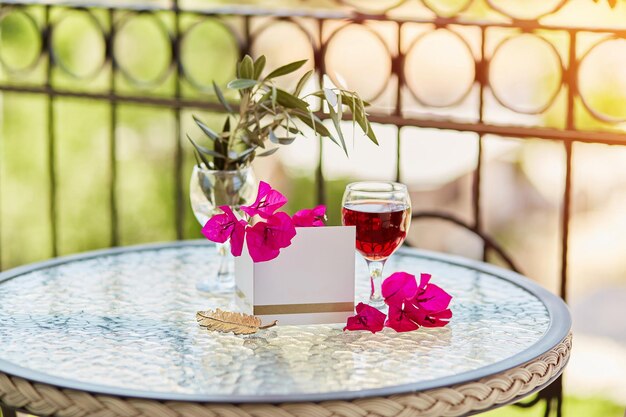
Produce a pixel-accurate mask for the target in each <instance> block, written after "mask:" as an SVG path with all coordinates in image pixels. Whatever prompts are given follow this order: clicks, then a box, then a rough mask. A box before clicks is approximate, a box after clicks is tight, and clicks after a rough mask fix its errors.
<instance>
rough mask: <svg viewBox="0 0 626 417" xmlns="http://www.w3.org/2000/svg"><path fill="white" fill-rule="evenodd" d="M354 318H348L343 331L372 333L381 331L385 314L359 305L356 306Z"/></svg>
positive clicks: (367, 306) (370, 307)
mask: <svg viewBox="0 0 626 417" xmlns="http://www.w3.org/2000/svg"><path fill="white" fill-rule="evenodd" d="M356 313H357V314H356V316H352V317H348V321H347V323H346V327H344V328H343V330H344V331H345V330H369V331H370V332H372V333H376V332H379V331H381V330H382V329H383V326H384V323H385V313H382V312H381V311H379V310H378V309H376V308H374V307H372V306H370V305H368V304H363V303H359V304H358V305H357V306H356Z"/></svg>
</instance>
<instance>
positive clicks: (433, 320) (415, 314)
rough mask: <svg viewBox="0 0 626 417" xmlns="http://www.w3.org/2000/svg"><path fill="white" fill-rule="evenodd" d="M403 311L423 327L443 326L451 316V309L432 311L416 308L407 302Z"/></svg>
mask: <svg viewBox="0 0 626 417" xmlns="http://www.w3.org/2000/svg"><path fill="white" fill-rule="evenodd" d="M405 311H406V314H407V315H408V316H409V317H410V319H411V320H412V321H414V322H415V323H417V324H418V325H420V326H424V327H443V326H445V325H446V324H448V322H449V321H450V319H451V318H452V311H450V309H445V310H441V311H434V312H432V311H428V310H424V309H421V308H417V307H416V306H415V305H412V304H407V305H406V306H405Z"/></svg>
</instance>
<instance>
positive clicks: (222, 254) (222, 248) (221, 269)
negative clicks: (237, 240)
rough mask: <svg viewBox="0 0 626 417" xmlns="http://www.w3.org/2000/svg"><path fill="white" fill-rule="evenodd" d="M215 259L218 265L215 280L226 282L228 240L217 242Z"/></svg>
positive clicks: (227, 273)
mask: <svg viewBox="0 0 626 417" xmlns="http://www.w3.org/2000/svg"><path fill="white" fill-rule="evenodd" d="M216 249H217V259H218V262H219V266H218V269H217V281H219V282H222V283H223V282H226V281H228V280H229V278H230V277H229V274H230V268H229V267H230V258H229V254H230V242H229V241H226V242H224V243H217V244H216Z"/></svg>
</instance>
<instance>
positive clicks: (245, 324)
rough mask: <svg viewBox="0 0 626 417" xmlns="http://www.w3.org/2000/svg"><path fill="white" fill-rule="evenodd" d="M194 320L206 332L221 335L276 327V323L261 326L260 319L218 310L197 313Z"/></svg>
mask: <svg viewBox="0 0 626 417" xmlns="http://www.w3.org/2000/svg"><path fill="white" fill-rule="evenodd" d="M196 320H198V324H199V325H200V326H202V327H206V328H207V330H214V331H218V332H222V333H228V332H233V333H234V334H253V333H256V332H258V331H259V329H267V328H269V327H273V326H275V325H276V323H277V321H276V320H274V321H273V322H272V323H270V324H267V325H265V326H263V325H262V323H261V319H260V318H258V317H255V316H250V315H248V314H243V313H233V312H230V311H223V310H220V309H219V308H218V309H216V310H207V311H198V312H197V313H196Z"/></svg>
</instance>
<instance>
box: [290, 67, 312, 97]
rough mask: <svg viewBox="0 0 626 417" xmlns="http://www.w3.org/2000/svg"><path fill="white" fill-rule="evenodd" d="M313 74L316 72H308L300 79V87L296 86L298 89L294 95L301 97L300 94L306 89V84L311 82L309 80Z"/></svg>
mask: <svg viewBox="0 0 626 417" xmlns="http://www.w3.org/2000/svg"><path fill="white" fill-rule="evenodd" d="M313 72H315V71H314V70H310V71H307V72H306V73H305V74H304V75H303V76H302V78H300V80H299V81H298V85H296V89H295V90H294V91H293V95H294V96H296V97H298V96H299V95H300V93H301V92H302V89H303V88H304V85H305V84H306V82H307V81H309V78H311V75H313Z"/></svg>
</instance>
